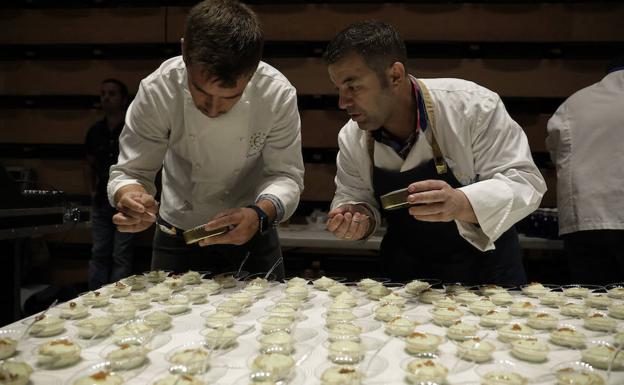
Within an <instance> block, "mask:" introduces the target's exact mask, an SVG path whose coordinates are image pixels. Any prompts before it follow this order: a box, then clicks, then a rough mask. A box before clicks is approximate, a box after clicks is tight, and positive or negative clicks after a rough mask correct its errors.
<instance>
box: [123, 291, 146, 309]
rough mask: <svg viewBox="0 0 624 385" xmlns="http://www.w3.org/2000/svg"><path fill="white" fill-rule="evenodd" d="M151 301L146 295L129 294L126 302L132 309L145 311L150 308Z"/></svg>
mask: <svg viewBox="0 0 624 385" xmlns="http://www.w3.org/2000/svg"><path fill="white" fill-rule="evenodd" d="M151 299H152V298H151V297H150V296H149V294H147V293H135V294H130V296H129V297H127V299H126V301H128V303H130V304H131V305H134V307H136V308H137V309H138V310H145V309H147V308H148V307H150V301H151Z"/></svg>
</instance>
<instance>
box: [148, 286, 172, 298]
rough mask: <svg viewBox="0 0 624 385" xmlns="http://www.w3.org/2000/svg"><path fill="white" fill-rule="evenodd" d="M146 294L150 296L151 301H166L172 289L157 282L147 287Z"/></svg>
mask: <svg viewBox="0 0 624 385" xmlns="http://www.w3.org/2000/svg"><path fill="white" fill-rule="evenodd" d="M147 294H148V295H149V296H150V297H152V300H153V301H166V300H168V299H169V298H170V297H171V295H172V294H173V290H171V289H170V288H169V287H167V286H165V285H163V284H158V285H156V286H154V287H150V288H149V289H147Z"/></svg>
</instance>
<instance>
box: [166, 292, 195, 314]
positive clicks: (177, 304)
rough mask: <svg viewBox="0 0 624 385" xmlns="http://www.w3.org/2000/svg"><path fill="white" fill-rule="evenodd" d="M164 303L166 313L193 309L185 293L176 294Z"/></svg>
mask: <svg viewBox="0 0 624 385" xmlns="http://www.w3.org/2000/svg"><path fill="white" fill-rule="evenodd" d="M162 304H163V305H165V308H164V309H163V310H164V311H165V313H167V314H170V315H177V314H182V313H186V312H187V311H189V310H190V309H191V306H190V301H189V299H188V297H187V296H185V295H174V296H172V297H171V298H169V299H168V300H166V301H163V302H162Z"/></svg>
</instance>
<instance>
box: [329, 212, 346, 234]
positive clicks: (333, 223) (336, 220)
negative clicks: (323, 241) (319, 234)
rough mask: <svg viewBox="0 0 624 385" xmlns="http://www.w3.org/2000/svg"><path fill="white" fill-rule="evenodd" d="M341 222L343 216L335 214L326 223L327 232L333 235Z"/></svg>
mask: <svg viewBox="0 0 624 385" xmlns="http://www.w3.org/2000/svg"><path fill="white" fill-rule="evenodd" d="M343 220H344V215H342V214H337V215H336V216H334V217H333V218H330V219H329V220H328V221H327V230H329V231H330V232H332V233H334V232H335V231H336V229H338V227H339V226H340V225H341V224H342V221H343Z"/></svg>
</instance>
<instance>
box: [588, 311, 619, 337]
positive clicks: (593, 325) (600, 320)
mask: <svg viewBox="0 0 624 385" xmlns="http://www.w3.org/2000/svg"><path fill="white" fill-rule="evenodd" d="M583 325H584V326H585V327H586V328H587V329H589V330H596V331H602V332H612V331H614V330H615V327H616V325H617V322H616V321H615V319H613V318H611V317H607V316H606V315H605V314H602V313H593V314H590V315H588V316H587V317H585V322H584V323H583Z"/></svg>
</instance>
